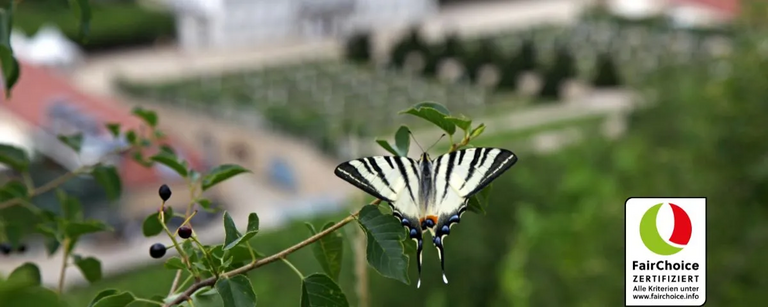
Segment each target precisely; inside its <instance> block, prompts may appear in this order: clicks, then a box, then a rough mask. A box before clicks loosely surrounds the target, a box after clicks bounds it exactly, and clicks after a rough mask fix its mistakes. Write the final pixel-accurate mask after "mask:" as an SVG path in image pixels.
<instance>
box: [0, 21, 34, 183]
mask: <svg viewBox="0 0 768 307" xmlns="http://www.w3.org/2000/svg"><path fill="white" fill-rule="evenodd" d="M0 22H2V21H0ZM0 56H1V55H0ZM0 164H5V165H7V166H8V167H10V168H12V169H14V170H16V171H19V172H24V171H26V170H27V168H28V167H29V156H28V155H27V153H26V152H25V151H24V150H23V149H21V148H18V147H15V146H11V145H8V144H0Z"/></svg>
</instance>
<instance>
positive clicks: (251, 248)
mask: <svg viewBox="0 0 768 307" xmlns="http://www.w3.org/2000/svg"><path fill="white" fill-rule="evenodd" d="M245 246H247V247H248V252H249V253H251V261H253V262H256V254H255V253H253V247H251V242H245Z"/></svg>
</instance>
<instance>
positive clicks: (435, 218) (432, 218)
mask: <svg viewBox="0 0 768 307" xmlns="http://www.w3.org/2000/svg"><path fill="white" fill-rule="evenodd" d="M427 218H428V219H430V220H432V224H435V225H437V216H436V215H427Z"/></svg>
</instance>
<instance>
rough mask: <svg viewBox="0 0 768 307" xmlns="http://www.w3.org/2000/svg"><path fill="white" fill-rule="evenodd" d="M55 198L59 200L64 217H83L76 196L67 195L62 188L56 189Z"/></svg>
mask: <svg viewBox="0 0 768 307" xmlns="http://www.w3.org/2000/svg"><path fill="white" fill-rule="evenodd" d="M56 198H57V199H58V200H59V205H61V210H62V212H63V213H64V218H65V219H67V220H72V221H80V220H82V219H83V206H82V205H81V204H80V201H79V200H77V198H74V197H71V196H69V195H67V192H64V190H62V189H56Z"/></svg>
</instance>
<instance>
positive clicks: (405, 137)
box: [395, 126, 411, 157]
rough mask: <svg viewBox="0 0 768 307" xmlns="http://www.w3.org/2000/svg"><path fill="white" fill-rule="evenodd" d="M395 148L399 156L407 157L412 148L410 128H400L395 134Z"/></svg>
mask: <svg viewBox="0 0 768 307" xmlns="http://www.w3.org/2000/svg"><path fill="white" fill-rule="evenodd" d="M395 146H397V152H398V153H400V154H399V156H403V157H405V156H407V155H408V149H409V147H410V146H411V130H410V129H408V126H400V128H399V129H397V132H395Z"/></svg>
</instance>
